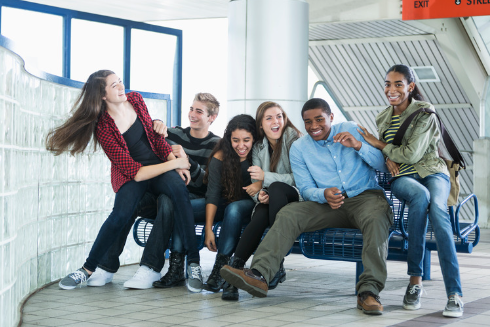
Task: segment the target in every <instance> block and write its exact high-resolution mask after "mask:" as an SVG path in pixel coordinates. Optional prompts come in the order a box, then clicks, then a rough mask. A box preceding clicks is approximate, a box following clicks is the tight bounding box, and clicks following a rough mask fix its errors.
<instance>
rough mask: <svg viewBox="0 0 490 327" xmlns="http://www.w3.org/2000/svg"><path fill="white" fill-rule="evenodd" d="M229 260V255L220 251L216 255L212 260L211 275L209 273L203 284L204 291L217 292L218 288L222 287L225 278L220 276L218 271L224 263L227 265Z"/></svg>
mask: <svg viewBox="0 0 490 327" xmlns="http://www.w3.org/2000/svg"><path fill="white" fill-rule="evenodd" d="M229 261H230V257H229V256H227V255H224V254H220V253H218V254H217V255H216V261H215V262H214V267H213V270H212V271H211V275H209V278H208V281H207V282H206V284H204V285H203V287H204V289H205V290H206V291H210V292H214V293H216V292H219V290H220V289H221V288H222V287H223V284H224V283H225V280H224V279H223V278H221V275H220V273H219V271H220V269H221V268H222V267H223V266H224V265H227V264H228V262H229Z"/></svg>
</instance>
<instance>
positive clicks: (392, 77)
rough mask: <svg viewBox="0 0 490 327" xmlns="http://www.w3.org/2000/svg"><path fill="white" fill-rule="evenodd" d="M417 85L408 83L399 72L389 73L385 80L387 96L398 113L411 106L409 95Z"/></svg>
mask: <svg viewBox="0 0 490 327" xmlns="http://www.w3.org/2000/svg"><path fill="white" fill-rule="evenodd" d="M414 87H415V83H413V82H412V83H408V81H407V79H406V78H405V76H404V75H403V74H401V73H399V72H389V73H388V75H386V78H385V95H386V98H387V99H388V101H389V102H390V105H392V106H393V108H395V109H396V110H398V111H403V110H405V109H406V108H407V107H408V105H409V104H410V100H409V95H410V92H412V90H413V88H414Z"/></svg>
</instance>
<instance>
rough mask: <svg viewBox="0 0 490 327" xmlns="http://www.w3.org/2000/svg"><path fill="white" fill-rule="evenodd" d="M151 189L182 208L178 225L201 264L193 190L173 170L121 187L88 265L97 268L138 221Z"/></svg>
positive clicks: (193, 259)
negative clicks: (140, 206)
mask: <svg viewBox="0 0 490 327" xmlns="http://www.w3.org/2000/svg"><path fill="white" fill-rule="evenodd" d="M147 191H148V192H150V193H152V194H154V195H159V194H166V195H167V196H169V197H170V198H171V199H172V204H173V205H174V206H175V207H177V208H179V210H176V211H175V220H176V221H177V223H176V224H175V226H176V227H177V231H178V233H179V234H180V235H182V238H183V244H184V247H185V249H186V250H187V252H188V260H189V262H196V263H199V251H198V250H197V244H196V238H195V237H194V216H193V213H192V209H191V206H190V200H189V191H188V190H187V187H186V186H185V183H184V182H183V180H182V178H181V177H180V176H179V174H178V173H177V172H176V171H174V170H172V171H168V172H166V173H164V174H161V175H159V176H156V177H154V178H152V179H149V180H146V181H141V182H136V181H134V180H131V181H129V182H127V183H125V184H124V185H123V186H122V187H121V188H120V189H119V191H118V192H117V193H116V198H115V200H114V207H113V209H112V212H111V214H110V215H109V217H108V218H107V219H106V221H105V222H104V224H102V227H101V228H100V230H99V233H98V235H97V238H96V239H95V242H94V244H93V246H92V249H91V250H90V253H89V256H88V258H87V260H86V261H85V264H84V267H85V268H87V269H88V270H90V271H95V268H96V267H97V265H98V263H99V262H100V261H101V260H102V259H103V258H104V255H105V254H106V253H107V251H108V250H109V249H110V248H111V246H112V245H113V244H114V243H115V242H116V241H118V239H120V238H121V233H124V232H125V229H127V227H128V225H129V224H132V222H133V221H134V215H133V213H134V211H135V209H136V207H137V205H138V203H139V202H140V200H141V199H142V198H143V196H144V194H145V193H146V192H147ZM159 214H160V213H158V214H157V216H158V215H159ZM152 234H153V230H152V233H150V237H149V239H150V238H152ZM126 235H127V233H126ZM165 246H166V244H165Z"/></svg>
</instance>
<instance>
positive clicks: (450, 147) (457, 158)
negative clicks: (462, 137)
mask: <svg viewBox="0 0 490 327" xmlns="http://www.w3.org/2000/svg"><path fill="white" fill-rule="evenodd" d="M421 112H426V113H428V114H434V115H436V117H437V120H438V121H439V126H440V128H441V135H442V141H443V142H444V145H445V146H446V149H447V151H448V152H449V155H450V156H451V158H453V162H455V163H457V164H459V166H460V167H461V168H462V169H465V168H466V164H465V162H464V159H463V156H462V155H461V153H460V152H459V151H458V148H457V147H456V145H455V144H454V142H453V140H452V139H451V136H449V133H448V132H447V130H446V128H445V127H444V124H443V123H442V121H441V118H440V117H439V115H438V114H437V113H436V112H435V111H434V110H432V109H429V108H421V109H419V110H417V111H415V112H414V113H412V114H411V115H410V116H408V117H407V119H405V121H404V122H403V124H401V126H400V128H399V129H398V131H397V132H396V134H395V137H394V139H393V143H392V144H393V145H398V146H400V145H401V144H402V139H403V135H404V134H405V132H406V131H407V128H408V126H409V125H410V123H411V122H412V121H413V119H414V118H415V116H417V115H418V114H419V113H421Z"/></svg>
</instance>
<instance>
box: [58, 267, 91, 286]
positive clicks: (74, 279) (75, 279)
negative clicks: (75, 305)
mask: <svg viewBox="0 0 490 327" xmlns="http://www.w3.org/2000/svg"><path fill="white" fill-rule="evenodd" d="M89 277H90V275H89V274H88V272H87V271H86V270H85V269H83V268H79V269H77V270H75V271H74V272H72V273H71V274H69V275H68V276H66V277H65V278H63V279H62V280H60V283H59V284H58V285H59V286H60V288H62V289H64V290H72V289H74V288H75V287H77V286H78V285H80V286H81V284H82V283H83V282H85V281H87V279H89Z"/></svg>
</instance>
